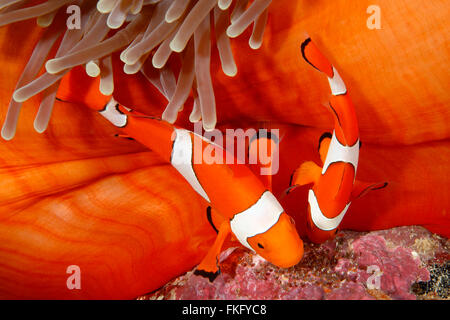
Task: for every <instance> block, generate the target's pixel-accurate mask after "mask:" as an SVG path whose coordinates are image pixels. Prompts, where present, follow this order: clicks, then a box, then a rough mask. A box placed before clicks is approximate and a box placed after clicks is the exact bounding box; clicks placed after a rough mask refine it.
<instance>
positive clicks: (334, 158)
mask: <svg viewBox="0 0 450 320" xmlns="http://www.w3.org/2000/svg"><path fill="white" fill-rule="evenodd" d="M358 158H359V139H358V141H356V143H355V144H354V145H353V146H351V147H348V146H344V145H342V144H341V143H340V142H339V140H338V139H337V138H336V134H335V131H333V137H332V138H331V142H330V146H329V147H328V153H327V157H326V158H325V163H324V164H323V168H322V174H325V172H326V171H327V169H328V167H329V166H330V164H332V163H334V162H346V163H351V164H352V165H353V167H354V168H355V176H356V169H357V167H358Z"/></svg>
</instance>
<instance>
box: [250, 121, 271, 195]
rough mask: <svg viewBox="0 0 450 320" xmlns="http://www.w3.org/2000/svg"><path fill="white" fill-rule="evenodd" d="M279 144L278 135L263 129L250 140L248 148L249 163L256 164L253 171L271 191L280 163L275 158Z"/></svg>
mask: <svg viewBox="0 0 450 320" xmlns="http://www.w3.org/2000/svg"><path fill="white" fill-rule="evenodd" d="M278 144H279V137H278V135H277V134H275V133H274V132H271V131H267V130H266V129H262V130H258V131H257V133H256V134H255V135H254V136H253V137H251V138H250V142H249V146H248V155H247V156H248V163H249V164H256V167H255V169H253V168H252V167H251V169H252V171H254V173H255V174H256V175H257V176H258V177H259V178H260V180H261V182H262V183H263V184H264V186H265V188H266V189H268V190H269V191H272V176H273V174H274V173H276V172H277V171H278V167H277V165H278V161H276V160H277V159H276V157H275V156H276V155H277V152H278ZM255 170H256V171H255Z"/></svg>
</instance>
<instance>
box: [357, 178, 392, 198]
mask: <svg viewBox="0 0 450 320" xmlns="http://www.w3.org/2000/svg"><path fill="white" fill-rule="evenodd" d="M387 185H388V183H387V182H378V183H373V182H363V181H358V180H356V181H355V183H354V185H353V190H352V195H351V201H353V200H354V199H358V198H361V197H362V196H364V195H366V194H367V193H368V192H369V191H372V190H379V189H383V188H385V187H386V186H387Z"/></svg>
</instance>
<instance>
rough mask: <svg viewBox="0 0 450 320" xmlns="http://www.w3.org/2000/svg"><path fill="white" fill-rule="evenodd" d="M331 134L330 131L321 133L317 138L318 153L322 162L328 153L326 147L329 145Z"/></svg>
mask: <svg viewBox="0 0 450 320" xmlns="http://www.w3.org/2000/svg"><path fill="white" fill-rule="evenodd" d="M332 137H333V135H332V134H331V133H330V132H325V133H323V134H322V135H321V136H320V138H319V147H318V149H319V155H320V160H321V161H322V164H324V163H325V159H326V157H327V154H328V148H329V147H330V142H331V138H332Z"/></svg>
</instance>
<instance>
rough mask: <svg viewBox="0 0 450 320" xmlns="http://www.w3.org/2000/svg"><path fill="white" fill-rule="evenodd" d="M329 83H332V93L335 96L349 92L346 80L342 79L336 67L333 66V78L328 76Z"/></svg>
mask: <svg viewBox="0 0 450 320" xmlns="http://www.w3.org/2000/svg"><path fill="white" fill-rule="evenodd" d="M328 83H329V84H330V88H331V93H332V94H333V95H334V96H338V95H341V94H346V93H347V87H346V86H345V83H344V81H343V80H342V78H341V76H340V75H339V73H338V72H337V70H336V69H335V68H334V67H333V78H329V77H328Z"/></svg>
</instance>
